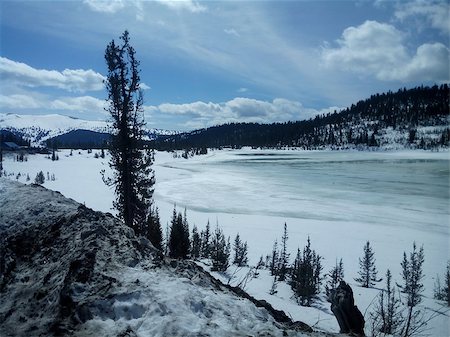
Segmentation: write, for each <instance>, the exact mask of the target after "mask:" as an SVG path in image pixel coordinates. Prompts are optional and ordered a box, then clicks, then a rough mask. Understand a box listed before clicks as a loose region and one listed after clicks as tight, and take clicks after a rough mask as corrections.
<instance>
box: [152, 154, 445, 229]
mask: <svg viewBox="0 0 450 337" xmlns="http://www.w3.org/2000/svg"><path fill="white" fill-rule="evenodd" d="M411 155H412V154H409V155H408V153H404V154H402V153H400V154H399V153H379V152H377V153H367V152H299V151H252V150H247V151H228V152H227V151H220V152H219V151H216V152H212V153H211V152H210V154H209V155H208V156H207V157H195V158H192V159H189V160H183V159H179V160H176V161H174V160H170V161H168V162H166V163H164V162H163V163H160V164H159V165H160V166H161V168H162V170H161V171H163V172H158V171H159V169H158V167H156V171H157V172H156V177H157V180H158V185H157V189H156V198H157V199H162V200H165V201H167V202H171V203H173V202H176V203H177V204H178V205H183V206H186V207H187V208H188V209H190V210H194V211H199V212H206V213H233V214H258V215H268V216H279V217H287V218H299V219H313V220H325V221H330V222H333V223H334V224H338V223H339V222H342V221H357V222H361V223H376V224H381V225H387V226H399V227H412V228H415V229H423V230H426V231H433V232H437V233H442V234H448V228H449V160H448V158H446V156H442V155H440V156H439V155H438V156H428V155H427V154H426V153H423V156H417V154H415V157H416V158H412V157H411ZM158 173H160V174H158Z"/></svg>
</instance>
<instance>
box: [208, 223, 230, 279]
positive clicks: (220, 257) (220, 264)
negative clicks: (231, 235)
mask: <svg viewBox="0 0 450 337" xmlns="http://www.w3.org/2000/svg"><path fill="white" fill-rule="evenodd" d="M229 258H230V241H229V239H228V243H227V242H226V241H225V236H224V234H223V232H222V230H221V229H220V227H219V225H217V226H216V230H215V231H214V234H213V236H212V241H211V260H212V268H211V270H213V271H225V270H227V268H228V266H229Z"/></svg>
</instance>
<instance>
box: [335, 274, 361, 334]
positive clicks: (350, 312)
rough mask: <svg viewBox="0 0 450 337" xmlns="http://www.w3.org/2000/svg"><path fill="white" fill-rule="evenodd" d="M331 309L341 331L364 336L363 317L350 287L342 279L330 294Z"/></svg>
mask: <svg viewBox="0 0 450 337" xmlns="http://www.w3.org/2000/svg"><path fill="white" fill-rule="evenodd" d="M331 311H332V312H333V314H334V316H335V317H336V320H337V321H338V323H339V327H340V329H341V330H340V332H341V333H347V334H353V335H355V336H365V334H364V323H365V321H364V317H363V315H362V314H361V312H360V311H359V309H358V307H357V306H356V305H355V300H354V298H353V291H352V288H350V286H349V285H348V284H347V283H345V282H344V281H341V282H340V283H339V286H338V287H337V288H336V289H335V290H334V291H333V292H332V294H331Z"/></svg>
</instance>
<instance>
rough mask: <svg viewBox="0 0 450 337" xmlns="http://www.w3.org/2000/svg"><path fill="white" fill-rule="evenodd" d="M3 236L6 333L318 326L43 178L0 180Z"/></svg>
mask: <svg viewBox="0 0 450 337" xmlns="http://www.w3.org/2000/svg"><path fill="white" fill-rule="evenodd" d="M0 238H1V239H0V252H1V254H0V267H1V268H0V297H1V299H2V300H1V301H0V331H2V336H5V337H6V336H61V335H64V336H122V337H123V336H174V337H176V336H218V337H220V336H249V335H252V336H312V335H313V336H320V335H323V334H319V333H315V334H314V333H312V334H310V333H306V332H300V331H299V327H301V328H302V329H308V330H310V328H309V327H308V326H306V325H304V324H301V323H299V322H297V324H295V323H293V322H292V321H290V320H289V318H287V317H285V320H284V322H280V319H279V318H277V319H278V321H277V319H276V318H275V316H272V314H271V311H270V307H268V309H269V310H268V309H266V308H261V307H258V306H257V305H255V303H254V301H253V299H252V298H251V297H250V296H249V295H247V294H245V293H244V294H242V293H243V292H241V296H238V295H237V294H236V292H234V291H233V289H232V288H230V287H226V286H225V285H223V284H222V283H220V282H219V281H217V280H215V279H213V278H212V277H211V276H210V275H209V274H208V273H207V272H205V271H203V269H201V268H200V267H198V266H197V265H196V264H194V263H193V262H189V261H177V260H170V259H167V258H163V257H162V256H161V254H160V253H159V252H158V251H157V250H156V249H155V248H153V246H152V245H151V244H150V243H149V242H148V241H147V240H146V239H143V238H139V237H136V236H135V235H134V232H133V231H132V230H131V229H130V228H128V227H126V226H124V225H123V223H122V222H120V221H119V220H117V219H116V218H114V217H113V216H112V215H110V214H104V213H101V212H95V211H93V210H91V209H88V208H86V207H85V206H83V205H81V204H78V203H77V202H75V201H73V200H71V199H67V198H65V197H63V196H62V195H61V194H60V193H58V192H54V191H50V190H47V189H45V188H43V187H41V186H37V185H28V186H27V185H22V184H19V183H17V182H12V181H9V180H7V179H0ZM259 306H261V305H259Z"/></svg>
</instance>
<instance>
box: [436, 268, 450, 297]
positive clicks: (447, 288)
mask: <svg viewBox="0 0 450 337" xmlns="http://www.w3.org/2000/svg"><path fill="white" fill-rule="evenodd" d="M434 298H435V299H437V300H440V301H446V302H447V306H450V261H448V262H447V271H446V274H445V283H444V286H441V282H440V279H439V275H438V276H437V277H436V283H435V285H434Z"/></svg>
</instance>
